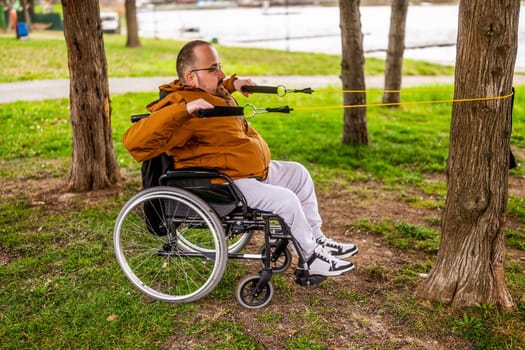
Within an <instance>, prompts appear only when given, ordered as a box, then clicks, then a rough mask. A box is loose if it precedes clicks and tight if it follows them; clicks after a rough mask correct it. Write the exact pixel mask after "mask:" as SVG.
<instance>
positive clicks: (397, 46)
mask: <svg viewBox="0 0 525 350" xmlns="http://www.w3.org/2000/svg"><path fill="white" fill-rule="evenodd" d="M407 11H408V0H392V11H391V14H390V33H389V35H388V50H387V52H386V64H385V90H386V91H385V92H384V94H383V103H399V102H400V101H401V93H400V92H399V90H401V80H402V77H403V53H404V51H405V24H406V18H407ZM390 91H391V92H390ZM396 106H398V105H396Z"/></svg>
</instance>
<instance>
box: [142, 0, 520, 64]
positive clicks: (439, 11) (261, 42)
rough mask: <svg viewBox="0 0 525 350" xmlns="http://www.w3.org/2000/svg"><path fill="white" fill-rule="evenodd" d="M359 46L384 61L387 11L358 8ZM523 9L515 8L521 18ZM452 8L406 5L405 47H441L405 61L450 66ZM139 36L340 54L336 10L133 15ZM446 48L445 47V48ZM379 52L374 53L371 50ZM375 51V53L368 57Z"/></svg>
mask: <svg viewBox="0 0 525 350" xmlns="http://www.w3.org/2000/svg"><path fill="white" fill-rule="evenodd" d="M360 11H361V24H362V30H363V33H364V39H363V46H364V49H365V51H368V53H367V56H374V57H381V58H384V57H385V52H384V51H381V50H384V49H386V47H387V43H388V30H389V25H390V7H388V6H372V7H361V9H360ZM524 11H525V5H522V6H521V12H520V14H521V15H520V17H521V18H523V16H524V15H523V14H524ZM457 16H458V9H457V6H455V5H450V6H446V5H440V6H432V5H420V6H416V5H414V6H409V10H408V16H407V23H406V38H405V45H406V46H407V48H410V47H417V46H425V45H445V46H438V47H430V48H424V49H406V50H405V57H406V58H413V59H419V60H426V61H431V62H437V63H446V64H454V61H455V56H456V47H455V45H454V43H455V41H456V35H457ZM138 20H139V28H140V35H141V36H146V37H158V38H170V39H178V40H190V39H192V38H203V39H205V40H212V39H217V40H218V41H219V43H221V44H225V45H231V46H241V47H254V48H272V49H279V50H290V51H306V52H322V53H329V54H340V53H341V37H340V29H339V9H338V8H337V7H295V6H294V7H288V8H285V7H275V8H268V9H263V8H227V9H196V10H176V11H152V10H148V11H139V13H138ZM447 45H448V46H447ZM376 50H379V51H376ZM373 51H375V52H373ZM516 67H517V69H518V70H525V20H522V21H520V25H519V43H518V57H517V62H516Z"/></svg>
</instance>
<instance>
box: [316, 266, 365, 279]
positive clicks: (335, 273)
mask: <svg viewBox="0 0 525 350" xmlns="http://www.w3.org/2000/svg"><path fill="white" fill-rule="evenodd" d="M353 270H355V265H352V266H349V267H347V268H346V269H343V270H338V271H317V270H312V269H310V270H308V273H309V274H310V275H321V276H327V277H330V276H332V277H333V276H341V275H344V274H347V273H349V272H352V271H353Z"/></svg>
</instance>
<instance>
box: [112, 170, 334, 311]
mask: <svg viewBox="0 0 525 350" xmlns="http://www.w3.org/2000/svg"><path fill="white" fill-rule="evenodd" d="M260 231H262V232H263V233H264V244H263V246H262V247H261V248H260V249H259V251H258V252H256V253H243V252H241V251H242V250H243V249H244V248H245V247H246V245H247V244H248V242H250V240H251V238H252V236H253V235H254V234H255V232H260ZM290 242H291V244H292V245H294V248H295V251H296V252H297V255H298V256H299V263H298V267H297V269H296V271H295V281H296V282H297V283H298V284H299V285H301V286H305V287H306V286H315V285H317V284H319V283H321V282H322V281H324V280H325V279H326V277H325V276H320V275H310V274H309V273H308V265H307V264H306V262H305V259H304V257H303V256H302V253H301V250H300V249H299V247H298V245H297V243H296V242H295V240H294V238H293V237H292V235H291V234H290V230H289V228H288V226H287V225H286V224H285V223H284V221H283V219H282V218H281V217H279V216H278V215H275V214H273V213H270V212H265V211H261V210H258V209H254V208H250V207H248V205H247V204H246V199H245V198H244V196H243V194H242V193H241V192H240V191H239V189H238V188H237V187H236V186H235V184H234V182H233V181H232V179H231V178H230V177H228V176H227V175H225V174H221V173H219V172H217V171H215V170H209V169H190V170H169V171H167V172H166V173H165V174H164V175H162V176H161V177H160V179H159V186H156V187H152V188H148V189H145V190H142V191H141V192H139V193H137V194H136V195H134V196H133V197H132V198H131V199H130V200H129V201H128V202H127V203H126V204H125V205H124V207H123V208H122V209H121V211H120V213H119V215H118V217H117V220H116V223H115V228H114V249H115V255H116V257H117V261H118V263H119V265H120V267H121V268H122V270H123V272H124V274H125V275H126V277H127V278H128V279H129V280H130V281H131V283H132V284H133V285H134V286H135V287H136V288H137V289H138V290H139V291H141V292H142V293H144V294H146V295H148V296H149V297H151V298H153V299H156V300H159V301H163V302H169V303H180V302H192V301H196V300H198V299H200V298H202V297H204V296H206V295H207V294H208V293H210V292H211V291H212V290H213V289H214V288H215V287H216V286H217V284H218V283H219V282H220V280H221V278H222V276H223V274H224V272H225V269H226V265H227V260H228V259H252V260H258V261H259V262H260V265H261V269H260V271H259V274H258V275H254V276H249V277H247V278H245V279H244V280H242V281H241V282H240V283H239V285H238V288H237V291H236V298H237V300H238V301H239V303H240V304H241V305H242V306H244V307H246V308H251V309H255V308H261V307H264V306H266V305H267V304H268V303H269V302H270V300H271V299H272V296H273V293H274V289H273V286H272V284H271V281H270V280H271V277H272V273H274V272H275V273H280V272H283V271H285V270H287V269H288V267H289V266H290V264H291V262H292V254H291V252H290V247H289V244H290Z"/></svg>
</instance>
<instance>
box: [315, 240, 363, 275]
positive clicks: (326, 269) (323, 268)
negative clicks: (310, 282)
mask: <svg viewBox="0 0 525 350" xmlns="http://www.w3.org/2000/svg"><path fill="white" fill-rule="evenodd" d="M307 264H308V270H309V273H310V275H322V276H339V275H342V274H345V273H348V272H350V271H352V270H353V269H355V266H354V264H352V263H351V262H348V261H344V260H339V259H338V258H335V257H333V256H332V255H331V254H330V253H329V252H327V251H326V250H325V249H324V248H323V247H322V246H321V245H318V246H317V247H316V248H315V250H314V252H313V254H312V255H311V256H310V258H308V261H307Z"/></svg>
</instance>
